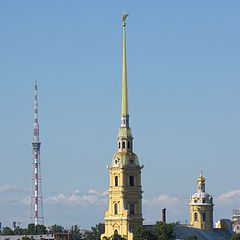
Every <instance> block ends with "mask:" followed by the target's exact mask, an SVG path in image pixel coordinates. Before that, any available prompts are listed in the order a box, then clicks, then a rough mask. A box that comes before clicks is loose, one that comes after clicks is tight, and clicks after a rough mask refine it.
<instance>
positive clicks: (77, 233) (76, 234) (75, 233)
mask: <svg viewBox="0 0 240 240" xmlns="http://www.w3.org/2000/svg"><path fill="white" fill-rule="evenodd" d="M70 233H71V234H72V239H73V240H78V239H81V238H82V233H81V230H80V227H79V226H78V225H74V226H72V227H71V229H70Z"/></svg>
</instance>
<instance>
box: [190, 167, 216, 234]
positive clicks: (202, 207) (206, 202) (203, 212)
mask: <svg viewBox="0 0 240 240" xmlns="http://www.w3.org/2000/svg"><path fill="white" fill-rule="evenodd" d="M213 206H214V204H213V198H212V196H210V195H209V194H208V193H206V192H205V178H204V177H203V176H202V170H201V171H200V177H199V178H198V192H197V193H195V194H193V195H192V197H191V198H190V225H192V226H194V227H197V228H200V229H203V230H213Z"/></svg>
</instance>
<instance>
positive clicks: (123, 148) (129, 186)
mask: <svg viewBox="0 0 240 240" xmlns="http://www.w3.org/2000/svg"><path fill="white" fill-rule="evenodd" d="M127 16H128V14H125V15H123V18H122V21H123V64H122V105H121V127H120V128H119V132H118V137H117V148H118V152H117V153H116V154H114V156H113V158H112V162H111V165H110V166H107V168H108V169H109V171H110V188H109V205H108V210H107V211H106V212H105V218H104V221H105V233H104V234H102V236H101V239H102V240H103V239H106V238H110V237H111V236H112V235H114V234H119V235H121V236H122V237H124V238H125V239H127V240H132V239H133V231H134V230H135V229H137V227H138V226H139V225H142V222H143V218H142V193H143V191H142V186H141V169H142V168H143V166H140V165H139V161H138V157H137V155H136V154H135V153H133V137H132V132H131V128H130V127H129V113H128V90H127V63H126V32H125V31H126V30H125V28H126V22H125V21H126V18H127Z"/></svg>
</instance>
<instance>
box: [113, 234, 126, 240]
mask: <svg viewBox="0 0 240 240" xmlns="http://www.w3.org/2000/svg"><path fill="white" fill-rule="evenodd" d="M111 240H125V238H123V237H121V236H120V235H118V234H114V235H113V236H112V237H111Z"/></svg>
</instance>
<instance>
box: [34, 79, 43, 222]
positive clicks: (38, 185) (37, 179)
mask: <svg viewBox="0 0 240 240" xmlns="http://www.w3.org/2000/svg"><path fill="white" fill-rule="evenodd" d="M40 145H41V143H40V142H39V125H38V101H37V81H36V80H35V101H34V124H33V142H32V150H33V177H32V196H31V222H33V223H34V224H35V226H36V225H38V224H44V218H43V201H42V181H41V167H40Z"/></svg>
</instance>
